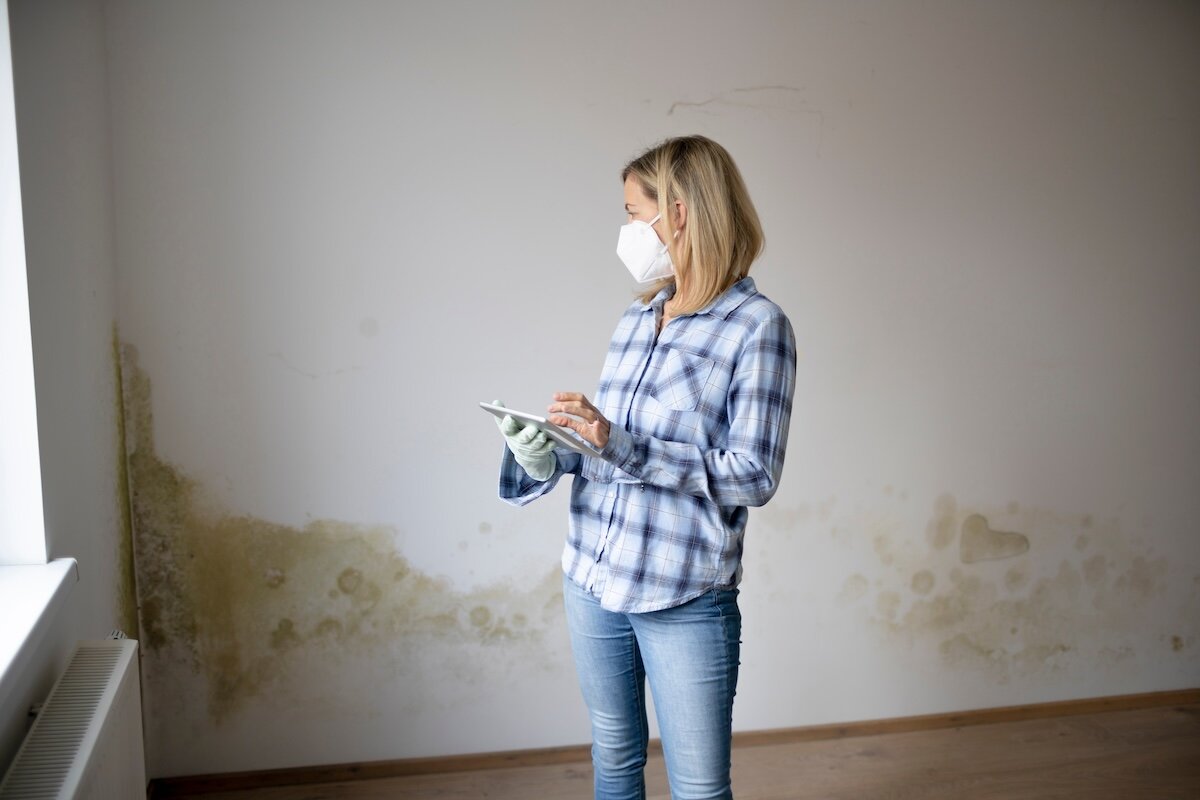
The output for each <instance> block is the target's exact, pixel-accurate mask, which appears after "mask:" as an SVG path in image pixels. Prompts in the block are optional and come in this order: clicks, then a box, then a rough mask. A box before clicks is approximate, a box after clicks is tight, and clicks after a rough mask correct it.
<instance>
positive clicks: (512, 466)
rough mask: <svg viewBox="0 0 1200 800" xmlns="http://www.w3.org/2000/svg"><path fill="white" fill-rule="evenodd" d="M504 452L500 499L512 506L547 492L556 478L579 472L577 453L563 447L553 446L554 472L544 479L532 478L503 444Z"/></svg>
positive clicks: (526, 502)
mask: <svg viewBox="0 0 1200 800" xmlns="http://www.w3.org/2000/svg"><path fill="white" fill-rule="evenodd" d="M503 448H504V453H503V454H502V455H501V457H500V486H499V495H500V499H501V500H503V501H504V502H506V503H509V504H511V505H514V506H523V505H527V504H529V503H531V502H533V501H534V500H536V499H537V498H539V497H541V496H542V495H544V494H546V493H547V492H549V491H550V490H551V489H553V488H554V487H555V486H556V485H557V484H558V479H559V478H561V477H562V476H563V475H566V474H568V473H577V472H579V461H580V459H581V458H582V456H581V455H579V454H578V453H575V452H572V451H570V450H567V449H566V448H565V447H556V448H554V460H555V466H554V473H553V474H551V475H550V477H549V478H547V479H546V480H544V481H539V480H534V479H533V478H531V477H529V473H527V472H526V471H525V469H524V468H523V467H522V466H521V465H520V464H518V463H517V459H516V458H514V457H513V454H512V451H511V450H509V449H508V445H503Z"/></svg>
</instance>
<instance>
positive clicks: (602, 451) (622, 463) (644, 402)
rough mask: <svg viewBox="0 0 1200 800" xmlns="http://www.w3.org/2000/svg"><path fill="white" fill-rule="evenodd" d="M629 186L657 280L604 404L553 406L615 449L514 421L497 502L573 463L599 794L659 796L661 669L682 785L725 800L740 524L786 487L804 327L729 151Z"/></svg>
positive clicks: (679, 789)
mask: <svg viewBox="0 0 1200 800" xmlns="http://www.w3.org/2000/svg"><path fill="white" fill-rule="evenodd" d="M621 179H622V181H623V182H624V184H625V212H626V215H627V217H628V222H627V224H626V225H624V226H623V227H622V228H621V232H620V236H619V238H618V244H617V253H618V255H619V256H620V258H621V260H622V261H624V263H625V266H626V267H627V268H628V269H629V271H630V272H631V273H632V274H633V276H634V277H635V279H637V280H638V281H639V282H641V283H642V284H643V288H644V291H643V293H642V294H641V297H640V299H639V300H638V301H636V302H634V303H633V304H632V305H630V306H629V308H628V309H626V311H625V314H624V315H623V316H622V317H621V319H620V321H619V322H618V324H617V329H616V332H615V333H614V334H613V338H612V342H611V343H610V345H609V348H608V357H607V359H606V360H605V363H604V369H603V372H602V374H601V376H600V384H599V387H598V389H597V391H596V395H595V403H592V402H589V400H588V399H587V397H585V396H584V395H582V394H580V393H577V392H560V393H556V394H555V395H554V397H553V400H554V402H553V403H552V404H550V405H549V406H548V411H549V412H550V414H549V419H550V420H551V421H552V422H554V423H556V424H558V425H562V426H564V427H569V428H571V429H572V430H574V431H575V433H577V434H578V435H579V436H581V437H582V438H584V439H586V440H587V441H588V442H590V443H591V444H592V445H593V446H594V447H596V448H597V449H598V451H599V455H598V456H585V455H580V454H577V453H574V452H572V451H570V450H568V449H566V448H563V447H561V446H559V447H556V446H555V445H554V443H553V442H551V441H549V440H548V439H547V437H546V435H545V434H544V433H542V432H540V431H538V430H537V429H536V428H533V427H532V426H529V427H524V426H523V425H522V424H521V423H518V422H516V421H515V420H514V419H513V418H512V417H505V418H504V419H503V420H501V421H500V429H501V432H502V433H503V434H504V436H505V439H506V440H507V447H506V449H505V452H504V457H503V460H502V462H501V467H500V497H501V498H502V499H503V500H505V501H507V502H509V503H512V504H514V505H524V504H526V503H529V502H530V501H532V500H534V499H535V498H537V497H540V496H541V495H543V494H545V493H546V492H548V491H550V490H551V489H553V488H554V486H555V484H556V483H557V482H558V479H559V478H560V477H562V476H563V475H564V474H567V473H571V474H572V475H574V476H575V477H574V480H573V483H572V486H571V511H570V528H569V533H568V535H567V543H566V547H565V548H564V550H563V557H562V566H563V573H564V575H563V593H564V603H565V606H566V612H567V625H568V628H569V630H570V636H571V646H572V650H573V652H574V657H575V664H576V669H577V672H578V674H579V683H580V687H581V689H582V692H583V697H584V700H585V702H586V704H587V707H588V710H589V713H590V716H591V722H592V760H593V765H594V767H595V793H596V797H597V798H642V797H645V783H644V779H643V767H644V765H645V763H646V744H647V739H648V726H647V718H646V702H645V700H646V697H645V683H646V679H647V678H648V679H649V683H650V690H651V691H652V692H653V693H654V705H655V709H656V711H657V715H658V724H659V730H660V732H661V735H662V743H663V753H664V756H665V759H666V766H667V775H668V779H669V781H670V784H671V795H672V797H673V798H676V800H681V799H682V798H728V797H732V792H731V789H730V781H729V772H730V734H731V730H732V713H733V697H734V692H735V690H736V686H737V674H738V664H739V650H740V635H741V614H740V612H739V610H738V604H737V595H738V588H737V587H738V584H739V583H740V581H741V575H742V566H741V555H742V536H743V533H744V531H745V528H746V520H747V517H748V511H747V507H748V506H761V505H763V504H764V503H766V502H767V501H768V500H770V499H771V497H772V495H774V494H775V490H776V488H777V487H778V485H779V477H780V473H781V471H782V469H783V458H784V451H785V449H786V446H787V437H788V422H789V419H790V417H791V407H792V396H793V391H794V387H795V374H796V348H795V340H794V337H793V334H792V328H791V324H790V323H789V322H788V318H787V316H786V315H785V314H784V313H783V311H782V310H780V308H779V306H777V305H775V304H774V303H772V302H771V301H770V300H768V299H767V298H766V297H764V296H763V295H761V294H759V293H758V291H757V290H756V289H755V285H754V281H753V279H751V278H749V277H747V273H748V272H749V270H750V265H751V263H752V262H753V261H754V259H755V258H756V257H757V256H758V255H759V253H760V252H761V251H762V247H763V235H762V229H761V227H760V225H759V221H758V215H757V213H756V212H755V210H754V206H753V205H752V204H751V202H750V197H749V195H748V194H747V192H746V188H745V185H744V184H743V182H742V178H741V175H740V173H739V172H738V169H737V166H736V165H735V164H734V162H733V160H732V159H731V158H730V156H729V154H728V153H727V152H726V151H725V149H724V148H723V147H721V146H720V145H719V144H717V143H716V142H714V141H712V140H710V139H707V138H705V137H703V136H687V137H681V138H674V139H668V140H666V141H663V142H662V143H660V144H658V145H656V146H655V147H652V148H651V149H649V150H647V151H646V152H645V153H643V154H642V155H640V156H638V157H637V158H635V159H634V160H633V161H631V162H630V163H629V164H627V165H626V166H625V168H624V169H623V170H622V172H621Z"/></svg>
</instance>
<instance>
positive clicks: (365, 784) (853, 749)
mask: <svg viewBox="0 0 1200 800" xmlns="http://www.w3.org/2000/svg"><path fill="white" fill-rule="evenodd" d="M646 780H647V793H648V795H649V796H650V797H651V798H656V799H658V800H668V798H669V797H670V795H669V793H668V791H667V781H666V773H665V771H664V769H663V764H662V759H661V757H659V758H653V759H652V760H651V763H650V766H649V767H647V770H646ZM591 786H592V772H591V766H590V764H585V763H581V764H573V765H565V764H559V765H555V766H541V767H511V768H506V769H488V770H479V771H474V772H459V773H454V774H441V775H420V776H413V777H400V778H396V777H393V778H383V779H378V780H360V781H349V782H339V783H323V784H309V785H306V786H292V787H272V788H265V789H255V790H249V791H246V790H242V791H233V792H219V793H209V794H201V795H195V794H194V795H190V797H201V798H209V800H332V798H346V799H347V800H381V799H382V798H388V800H411V799H412V798H438V799H439V800H467V798H489V799H490V800H530V798H535V799H536V800H568V799H570V800H585V799H586V798H590V797H591V796H592V795H591ZM733 789H734V794H735V796H736V797H737V798H738V800H808V799H809V798H812V799H813V800H816V798H821V800H825V799H826V798H844V799H845V800H851V799H853V800H883V798H887V799H888V800H912V799H913V798H939V800H940V799H941V798H955V799H957V798H970V800H1035V799H1037V798H1080V800H1083V798H1087V800H1097V799H1098V798H1112V799H1113V800H1118V798H1119V800H1143V799H1149V798H1153V799H1154V800H1176V798H1177V799H1178V800H1197V798H1200V704H1193V705H1174V706H1164V707H1160V708H1147V709H1138V710H1133V711H1108V712H1104V713H1097V714H1081V715H1077V716H1066V717H1056V718H1050V719H1034V720H1025V721H1022V722H1004V723H995V724H989V725H974V726H969V727H962V728H945V729H941V730H929V731H913V732H907V733H887V734H880V735H874V736H859V737H852V738H845V739H833V740H828V741H815V742H814V741H810V742H792V743H775V744H760V745H755V746H748V747H741V748H737V749H735V750H734V755H733Z"/></svg>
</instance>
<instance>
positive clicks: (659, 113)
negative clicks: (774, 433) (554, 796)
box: [35, 0, 1200, 776]
mask: <svg viewBox="0 0 1200 800" xmlns="http://www.w3.org/2000/svg"><path fill="white" fill-rule="evenodd" d="M1198 33H1200V14H1198V13H1197V11H1196V10H1195V9H1194V8H1191V7H1185V6H1182V5H1179V4H1167V3H1136V4H1135V3H1127V4H1108V5H1104V6H1100V5H1097V4H1092V3H1056V4H1053V5H1051V6H1047V5H1046V4H1041V3H1006V4H988V3H962V2H959V3H950V2H910V3H904V4H900V3H875V4H862V3H858V4H853V5H850V4H837V3H803V4H801V3H780V4H767V3H753V4H747V3H741V4H732V3H715V2H713V3H693V2H689V3H658V4H645V3H637V4H634V3H627V4H603V5H582V4H561V3H551V2H529V3H523V4H504V5H501V4H476V3H470V4H461V3H459V4H456V3H439V4H421V5H417V4H390V3H371V2H357V3H346V2H343V3H336V4H335V3H294V2H287V3H285V2H268V1H265V0H264V1H261V2H253V3H247V2H238V3H233V2H208V3H186V4H184V3H176V4H164V3H152V2H130V1H127V0H116V1H114V2H111V3H110V4H109V6H108V26H107V42H106V44H107V50H108V58H109V61H108V66H109V76H110V81H111V83H110V89H111V114H112V123H113V137H112V145H113V174H114V181H113V188H114V195H113V197H114V202H115V206H114V208H115V241H116V252H117V253H118V263H117V272H118V276H119V308H120V331H121V336H122V339H123V340H124V341H125V342H126V343H127V345H129V346H128V347H127V349H126V359H125V372H124V375H125V390H126V408H127V414H128V416H127V420H128V421H129V424H130V436H129V441H128V443H127V447H128V448H129V450H130V452H131V460H130V469H131V475H132V478H133V481H134V487H133V488H134V495H135V507H134V523H135V536H136V540H137V556H138V579H139V580H138V589H139V599H140V602H141V612H142V619H141V621H142V624H143V637H144V639H143V644H144V646H145V648H146V660H145V668H146V707H147V715H148V722H149V740H148V757H149V759H150V765H149V773H150V775H151V776H165V775H176V774H185V773H198V772H221V771H229V770H242V769H262V768H271V767H282V766H290V765H298V764H307V763H335V762H344V761H359V760H371V759H386V758H396V757H406V756H421V755H431V754H439V753H452V752H472V751H487V750H504V749H512V748H523V747H538V746H548V745H559V744H567V743H580V742H584V741H586V739H587V726H586V722H585V717H584V714H583V710H582V707H581V702H580V701H579V699H578V694H577V691H576V688H575V678H574V674H573V672H572V669H571V666H570V662H569V654H568V651H567V647H566V642H565V631H564V630H563V624H562V617H561V612H560V611H559V606H558V600H557V596H556V595H557V589H556V588H555V575H556V564H557V559H558V556H559V551H560V547H561V542H562V538H563V533H564V529H565V524H566V522H565V514H566V504H565V501H566V497H567V491H566V489H567V487H566V486H565V485H564V486H563V487H561V488H560V490H559V491H558V492H557V493H556V495H555V496H552V497H550V498H547V499H545V500H544V501H540V502H539V503H538V504H535V505H534V506H531V507H529V508H527V509H522V510H515V509H511V508H508V507H506V506H504V505H502V504H501V503H500V502H499V501H498V500H496V499H495V480H496V474H495V473H496V465H497V459H498V455H499V448H500V442H499V439H498V437H497V435H496V433H495V431H494V430H493V428H492V423H491V421H490V419H488V418H486V417H485V416H484V415H483V414H482V413H480V412H478V411H476V410H474V409H473V405H474V403H475V402H476V401H477V400H483V399H492V398H494V397H501V398H503V399H505V400H506V401H507V402H508V403H509V404H511V405H522V406H535V405H536V404H538V403H540V402H542V401H544V400H545V398H546V396H547V395H548V394H549V392H551V391H553V390H555V389H570V388H582V389H583V390H585V391H590V390H591V389H592V387H594V385H595V381H596V377H597V374H598V370H599V366H600V364H601V361H602V357H603V352H604V347H605V344H606V342H607V338H608V336H609V333H610V332H611V328H612V325H613V324H614V323H615V321H616V318H617V316H618V315H619V314H620V312H621V310H622V309H623V307H624V306H625V304H626V302H627V301H628V299H629V297H630V293H631V290H632V287H631V285H630V283H629V281H628V279H627V276H626V274H625V272H624V270H623V268H622V267H621V265H620V263H619V261H618V260H617V259H616V256H615V254H614V252H613V249H614V246H615V242H616V233H617V228H618V226H619V225H620V224H621V222H623V219H624V218H623V215H622V212H621V210H620V203H621V202H622V201H621V200H620V183H619V178H618V170H619V168H620V166H621V165H622V164H623V163H624V161H625V160H626V159H628V158H629V157H631V156H633V155H635V154H636V153H637V152H638V151H639V150H640V149H641V148H643V147H644V146H646V145H648V144H650V143H652V142H653V141H655V140H657V139H659V138H660V137H662V136H666V135H671V134H681V133H691V132H699V133H704V134H708V135H711V136H713V137H714V138H716V139H717V140H718V141H721V142H722V143H724V144H725V145H726V146H727V147H728V148H729V149H730V151H731V152H732V153H733V154H734V157H735V158H736V159H737V160H738V162H739V164H740V165H741V167H742V169H743V172H744V174H745V177H746V180H747V182H748V184H749V186H750V189H751V192H752V194H753V196H754V198H755V200H756V202H757V204H758V206H759V209H760V212H761V214H762V217H763V222H764V226H765V229H766V233H767V239H768V245H767V253H766V255H765V257H764V258H763V260H762V262H761V264H759V266H758V267H757V268H756V270H755V273H754V274H755V276H756V278H757V280H758V282H759V286H760V288H761V289H762V290H763V291H765V292H766V293H767V294H768V295H769V296H771V297H772V298H773V299H775V300H776V301H778V302H779V303H780V304H781V305H782V306H783V307H784V308H785V309H786V310H787V311H788V313H789V314H790V316H791V318H792V320H793V323H794V325H795V328H796V333H797V338H798V342H799V346H800V350H801V357H800V363H799V380H798V386H797V402H796V413H795V417H794V426H793V429H792V432H791V452H790V455H789V461H788V466H787V469H786V472H785V477H784V482H783V486H782V488H781V490H780V493H779V494H778V496H777V497H776V498H775V500H774V501H773V503H772V504H771V505H770V506H768V507H767V508H766V509H763V510H762V511H760V512H756V513H754V514H752V517H751V523H750V530H749V533H748V537H747V553H746V572H745V583H744V585H743V590H744V593H743V611H744V613H745V616H746V627H745V634H744V637H743V638H744V640H745V645H744V650H743V672H742V680H741V684H740V686H739V694H738V704H737V711H736V714H735V727H736V728H737V729H739V730H747V729H762V728H772V727H781V726H794V725H805V724H814V723H822V722H831V721H848V720H854V719H863V718H882V717H893V716H900V715H908V714H919V713H930V712H936V711H942V710H953V709H967V708H979V707H986V706H995V705H1006V704H1013V703H1026V702H1037V701H1043V700H1056V699H1067V698H1074V697H1087V696H1100V695H1111V694H1125V693H1133V692H1143V691H1151V690H1158V689H1170V688H1179V687H1185V686H1195V685H1196V684H1197V680H1198V678H1200V656H1198V652H1200V630H1198V623H1197V620H1198V619H1200V614H1197V613H1196V612H1197V610H1198V605H1200V602H1198V600H1200V545H1198V544H1197V542H1198V539H1197V536H1196V528H1195V519H1196V518H1197V513H1198V512H1200V500H1198V499H1197V496H1196V493H1195V483H1196V475H1197V470H1198V469H1200V419H1198V418H1197V416H1196V414H1195V409H1196V402H1197V400H1198V399H1200V365H1198V364H1197V363H1196V360H1195V345H1196V343H1197V341H1200V314H1198V313H1197V311H1198V308H1197V306H1198V305H1200V302H1198V301H1200V271H1198V270H1197V266H1200V229H1197V226H1196V225H1195V220H1196V219H1197V218H1198V212H1200V162H1198V161H1197V159H1196V157H1195V142H1196V141H1200V99H1198V98H1200V95H1198V94H1197V92H1196V91H1195V89H1196V80H1195V76H1196V75H1197V74H1200V69H1198V68H1200V50H1197V48H1195V47H1194V43H1195V41H1196V40H1197V34H1198ZM35 345H36V341H35ZM1026 543H1027V545H1028V549H1027V550H1024V551H1023V552H1021V549H1022V548H1023V547H1024V546H1025V544H1026ZM989 548H990V549H989ZM980 555H982V556H987V555H992V556H996V557H995V558H991V559H988V560H973V558H974V557H975V556H980Z"/></svg>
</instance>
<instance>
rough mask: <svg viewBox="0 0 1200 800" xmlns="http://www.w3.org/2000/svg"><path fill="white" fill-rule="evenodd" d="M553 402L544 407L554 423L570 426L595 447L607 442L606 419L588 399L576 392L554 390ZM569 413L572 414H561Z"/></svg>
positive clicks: (607, 424)
mask: <svg viewBox="0 0 1200 800" xmlns="http://www.w3.org/2000/svg"><path fill="white" fill-rule="evenodd" d="M554 400H555V402H554V403H551V404H550V405H549V406H547V407H546V410H547V411H549V412H550V413H551V414H553V416H551V417H548V419H549V420H550V421H551V422H553V423H554V424H555V425H561V426H562V427H564V428H570V429H571V430H573V431H575V432H576V433H578V434H579V435H580V436H582V437H583V438H584V439H586V440H587V441H588V442H590V443H591V444H593V445H595V446H596V448H597V449H600V450H603V449H604V445H606V444H608V431H609V428H610V427H611V426H610V425H609V423H608V420H606V419H605V418H604V415H603V414H601V413H600V411H599V409H597V408H596V407H595V406H594V405H592V404H591V403H590V402H588V399H587V398H586V397H584V396H583V395H582V394H580V393H578V392H555V393H554ZM564 414H571V415H572V416H569V417H567V416H563V415H564Z"/></svg>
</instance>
